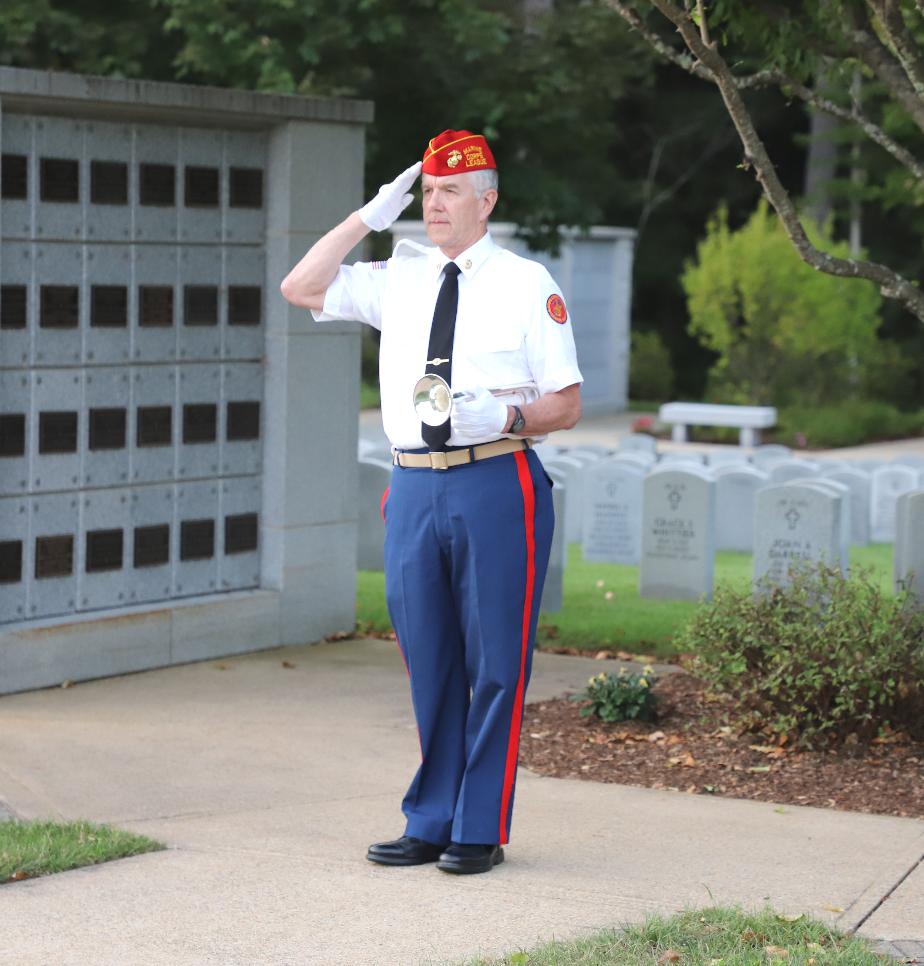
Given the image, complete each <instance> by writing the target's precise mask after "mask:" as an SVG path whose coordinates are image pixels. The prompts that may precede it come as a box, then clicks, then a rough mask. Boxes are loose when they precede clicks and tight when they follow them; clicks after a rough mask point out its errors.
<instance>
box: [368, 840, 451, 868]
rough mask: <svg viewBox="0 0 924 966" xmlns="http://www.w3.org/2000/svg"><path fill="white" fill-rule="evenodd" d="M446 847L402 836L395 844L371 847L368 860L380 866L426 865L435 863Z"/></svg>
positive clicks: (385, 843)
mask: <svg viewBox="0 0 924 966" xmlns="http://www.w3.org/2000/svg"><path fill="white" fill-rule="evenodd" d="M445 847H446V846H444V845H434V844H433V843H432V842H424V840H423V839H415V838H413V837H412V836H410V835H402V836H401V838H400V839H395V840H394V842H376V843H375V844H374V845H370V846H369V851H368V852H367V853H366V858H367V859H368V860H369V861H370V862H378V863H379V864H380V865H424V864H425V863H427V862H435V861H436V860H437V859H438V858H439V857H440V853H441V852H442V851H443V849H444V848H445Z"/></svg>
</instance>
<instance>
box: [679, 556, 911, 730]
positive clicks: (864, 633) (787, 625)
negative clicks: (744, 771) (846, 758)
mask: <svg viewBox="0 0 924 966" xmlns="http://www.w3.org/2000/svg"><path fill="white" fill-rule="evenodd" d="M760 590H761V592H760V593H757V594H750V593H748V592H741V591H738V590H734V589H732V588H730V587H727V586H726V587H720V588H719V589H718V591H717V592H716V596H715V600H714V601H713V602H712V603H711V604H705V605H703V606H702V607H700V608H699V610H698V611H697V613H696V614H695V616H694V617H693V618H692V620H691V621H690V623H689V624H688V625H687V626H686V627H685V628H684V630H683V631H682V633H681V635H680V637H679V640H678V644H679V646H680V647H681V648H682V649H683V650H685V651H690V652H693V653H695V655H696V657H695V659H694V669H695V671H696V673H698V674H699V675H700V676H701V677H703V678H704V679H705V680H706V681H708V682H709V683H710V684H711V685H712V686H713V687H715V688H716V689H717V690H719V691H723V692H726V693H728V694H730V695H732V696H734V697H735V698H736V701H737V703H738V707H739V709H740V711H741V712H742V715H743V717H744V719H745V722H746V723H747V724H748V725H749V726H751V727H752V728H753V729H754V730H765V731H769V732H771V733H773V734H776V735H778V736H782V735H786V736H788V737H789V738H790V739H791V740H793V741H794V742H798V744H800V745H802V746H804V747H818V746H822V745H826V744H836V743H841V742H843V741H845V740H846V739H848V738H849V737H850V736H854V737H853V738H851V740H853V741H859V742H868V741H869V740H871V739H872V738H875V737H876V736H877V735H878V734H879V733H880V732H881V731H882V730H883V729H886V728H892V729H903V730H906V731H908V732H909V733H910V734H912V736H914V737H916V738H924V611H922V610H920V609H918V608H916V607H915V606H913V600H912V599H911V597H910V595H909V594H908V593H907V592H900V593H898V594H897V595H896V596H894V597H889V596H886V595H885V594H884V593H883V592H882V590H881V588H880V587H879V585H878V583H875V582H874V581H873V579H872V577H871V575H870V574H869V573H868V572H864V571H860V572H852V573H851V575H850V576H849V577H844V576H843V575H842V574H841V572H840V571H839V570H837V569H836V568H832V567H830V566H828V565H827V564H825V563H816V564H814V565H803V566H796V567H793V568H792V569H791V571H790V574H789V582H788V583H787V584H785V585H784V586H779V587H772V586H767V587H763V588H760Z"/></svg>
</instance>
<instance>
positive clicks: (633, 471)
mask: <svg viewBox="0 0 924 966" xmlns="http://www.w3.org/2000/svg"><path fill="white" fill-rule="evenodd" d="M644 476H645V469H644V467H641V466H637V465H633V464H632V463H629V462H627V461H625V460H623V459H619V458H615V459H608V460H601V461H600V462H599V463H597V464H596V465H594V466H591V467H588V469H587V470H586V471H585V473H584V500H583V514H584V516H583V526H582V530H581V551H582V553H583V556H584V559H585V560H592V561H597V562H605V563H620V564H637V563H638V562H639V558H640V556H641V552H642V528H641V520H642V487H643V480H644Z"/></svg>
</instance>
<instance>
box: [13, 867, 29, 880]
mask: <svg viewBox="0 0 924 966" xmlns="http://www.w3.org/2000/svg"><path fill="white" fill-rule="evenodd" d="M10 878H11V879H12V880H13V881H14V882H20V881H22V880H23V879H28V878H29V873H28V872H23V870H22V869H17V870H16V871H15V872H14V873H13V874H12V875H11V876H10Z"/></svg>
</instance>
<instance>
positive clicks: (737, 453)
mask: <svg viewBox="0 0 924 966" xmlns="http://www.w3.org/2000/svg"><path fill="white" fill-rule="evenodd" d="M750 462H751V460H750V457H749V456H748V452H747V450H744V449H741V448H740V447H738V446H726V447H724V448H723V449H713V450H710V451H709V452H708V453H707V454H706V463H707V465H708V466H712V467H719V466H742V465H747V464H748V463H750Z"/></svg>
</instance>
